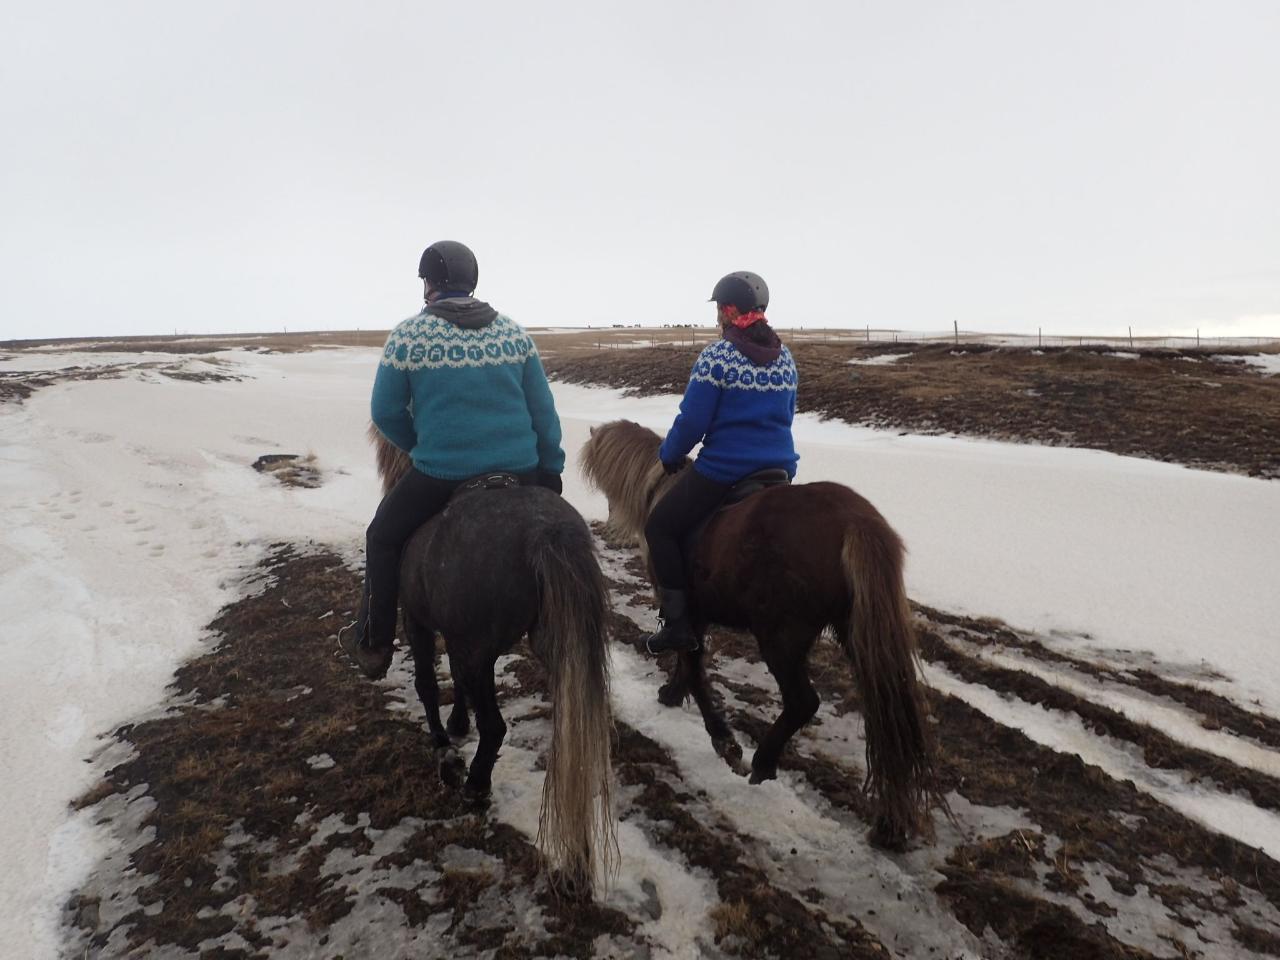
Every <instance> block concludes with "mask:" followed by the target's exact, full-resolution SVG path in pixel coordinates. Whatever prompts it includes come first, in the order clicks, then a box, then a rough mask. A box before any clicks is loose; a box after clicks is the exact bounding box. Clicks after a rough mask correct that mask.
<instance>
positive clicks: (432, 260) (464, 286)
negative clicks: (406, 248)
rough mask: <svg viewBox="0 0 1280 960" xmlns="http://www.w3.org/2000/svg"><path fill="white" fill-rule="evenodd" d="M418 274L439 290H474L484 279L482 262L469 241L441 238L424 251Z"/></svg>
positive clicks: (468, 291) (459, 291)
mask: <svg viewBox="0 0 1280 960" xmlns="http://www.w3.org/2000/svg"><path fill="white" fill-rule="evenodd" d="M418 276H419V277H421V278H422V279H423V280H425V281H427V283H429V284H431V286H432V287H433V288H434V289H436V290H448V291H456V292H458V293H471V292H472V291H473V290H475V288H476V284H478V283H479V282H480V265H479V264H478V263H476V255H475V254H474V253H472V252H471V249H470V248H469V247H468V246H467V245H466V244H463V243H459V242H458V241H457V240H437V241H436V242H435V243H433V244H432V245H431V246H429V247H427V249H425V250H423V251H422V259H421V260H419V261H418Z"/></svg>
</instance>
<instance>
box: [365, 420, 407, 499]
mask: <svg viewBox="0 0 1280 960" xmlns="http://www.w3.org/2000/svg"><path fill="white" fill-rule="evenodd" d="M365 435H366V436H368V438H369V442H370V443H372V444H373V447H374V455H375V457H376V459H377V462H378V478H379V479H380V480H381V481H382V495H383V496H384V497H385V496H386V495H387V494H388V493H390V492H391V488H392V487H394V486H395V485H396V484H397V483H399V482H400V478H401V477H403V476H404V475H405V474H406V473H408V472H409V470H410V469H411V468H412V467H413V461H412V460H410V459H409V455H408V454H407V453H405V452H404V451H403V450H401V449H400V448H399V447H397V446H396V445H395V444H394V443H392V442H391V441H390V440H388V439H387V438H386V437H384V436H383V435H382V431H381V430H379V429H378V427H377V425H376V424H373V423H370V424H369V429H368V430H367V431H365Z"/></svg>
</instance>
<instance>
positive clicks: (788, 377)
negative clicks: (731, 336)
mask: <svg viewBox="0 0 1280 960" xmlns="http://www.w3.org/2000/svg"><path fill="white" fill-rule="evenodd" d="M798 379H799V378H798V376H797V374H796V365H795V362H794V361H793V360H792V359H791V351H789V350H788V349H787V348H786V347H783V348H782V350H781V352H780V353H779V354H778V358H777V359H776V360H774V361H773V362H772V363H769V364H767V365H765V366H756V365H755V364H753V363H752V362H751V361H750V360H749V359H747V357H746V356H745V355H744V354H743V353H742V351H741V350H739V349H738V348H737V347H736V346H734V345H733V344H732V343H730V342H729V341H727V340H718V341H716V342H715V343H713V344H711V345H710V346H708V347H706V348H705V349H704V350H703V351H702V353H701V354H699V356H698V359H697V361H696V362H695V363H694V365H693V372H692V373H691V374H690V375H689V385H688V386H687V387H685V391H684V399H683V400H681V401H680V413H679V415H678V416H677V417H676V420H675V423H673V424H672V425H671V430H670V431H669V432H668V433H667V437H666V439H665V440H663V441H662V447H661V448H660V450H659V452H658V456H660V457H661V458H662V461H663V462H664V463H672V462H674V461H677V460H679V459H680V458H681V457H683V456H685V455H687V454H688V453H689V451H690V450H692V449H693V447H694V444H696V443H697V442H698V441H699V440H701V441H702V450H701V451H700V452H699V453H698V459H697V461H696V462H695V463H694V469H695V470H697V471H698V472H699V473H701V474H702V475H703V476H705V477H707V478H708V479H710V480H714V481H716V482H717V483H734V482H736V481H738V480H741V479H742V478H743V477H745V476H746V475H747V474H749V473H754V472H755V471H757V470H764V469H766V468H769V467H782V468H783V469H785V470H786V471H787V473H789V474H790V475H791V476H793V477H794V476H795V475H796V462H797V461H798V460H799V459H800V458H799V457H798V456H797V455H796V447H795V443H794V442H793V440H792V438H791V421H792V420H793V419H795V415H796V383H797V381H798Z"/></svg>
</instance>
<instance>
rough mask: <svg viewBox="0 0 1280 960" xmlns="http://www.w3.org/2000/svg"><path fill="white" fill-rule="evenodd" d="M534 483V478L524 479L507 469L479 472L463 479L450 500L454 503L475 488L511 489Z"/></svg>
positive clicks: (450, 496)
mask: <svg viewBox="0 0 1280 960" xmlns="http://www.w3.org/2000/svg"><path fill="white" fill-rule="evenodd" d="M529 483H532V480H531V479H530V480H523V479H522V478H521V477H520V476H519V475H517V474H514V473H508V472H507V471H505V470H491V471H490V472H488V473H481V474H477V475H476V476H474V477H469V478H468V479H466V480H463V481H462V482H461V483H460V484H458V486H457V487H456V488H455V489H454V491H453V493H451V494H450V495H449V502H450V503H452V502H453V501H454V500H456V499H457V498H458V497H460V496H462V495H463V494H467V493H471V492H473V491H475V490H509V489H511V488H512V487H519V486H524V485H526V484H529Z"/></svg>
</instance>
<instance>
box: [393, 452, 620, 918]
mask: <svg viewBox="0 0 1280 960" xmlns="http://www.w3.org/2000/svg"><path fill="white" fill-rule="evenodd" d="M369 436H370V439H371V440H372V441H373V443H374V444H375V446H376V448H377V461H378V473H379V475H380V476H381V478H382V488H383V492H384V493H385V492H387V491H389V490H390V489H391V488H392V487H393V486H395V484H396V482H397V481H398V480H399V479H400V478H401V477H402V476H403V475H404V473H405V471H407V470H409V469H411V464H410V461H409V458H408V457H407V456H406V455H405V454H404V453H403V452H402V451H400V450H399V449H398V448H396V447H395V446H394V445H393V444H392V443H390V442H389V441H388V440H386V438H384V437H383V436H382V435H381V434H380V433H379V432H378V431H377V430H376V429H375V428H373V427H370V429H369ZM607 611H608V590H607V587H606V585H605V581H604V576H603V574H602V573H601V572H600V565H599V563H598V562H597V560H596V555H595V545H594V543H593V542H592V539H591V531H590V529H588V527H587V524H586V521H584V520H583V519H582V516H581V515H580V514H579V513H578V512H577V511H576V510H574V509H573V507H572V506H570V505H569V504H568V503H567V502H566V501H564V500H563V499H561V498H560V497H559V496H557V495H556V494H554V493H552V492H551V491H550V490H545V489H543V488H541V487H516V488H513V489H509V490H476V491H468V492H463V493H460V494H455V496H454V498H453V500H452V501H450V503H449V505H448V506H447V507H446V508H445V509H444V511H442V512H441V513H440V514H438V515H437V516H436V517H434V518H432V519H431V520H430V521H428V522H427V523H425V524H424V525H423V526H422V527H421V528H420V529H419V530H418V531H417V532H416V533H415V534H414V535H413V537H412V538H411V539H410V540H409V542H408V543H407V544H406V545H405V548H404V551H403V553H402V554H401V559H400V613H401V617H402V622H403V624H404V632H405V635H406V636H407V638H408V640H409V644H410V647H411V649H412V651H413V659H414V686H415V688H416V690H417V692H418V697H419V698H420V699H421V700H422V705H423V707H424V708H425V709H426V714H427V726H428V729H429V731H430V734H431V737H432V743H433V745H434V747H435V750H436V752H437V757H438V759H439V761H440V770H441V776H442V779H444V780H445V781H446V782H447V783H450V784H451V785H455V786H456V785H457V783H458V782H459V781H460V780H461V769H462V760H461V758H460V757H459V756H458V754H457V752H456V751H455V750H454V749H453V747H452V741H451V740H450V736H449V735H450V734H454V735H455V736H462V735H464V734H465V733H466V732H467V730H468V727H469V725H470V720H469V716H468V707H469V708H470V709H471V710H473V711H474V712H475V718H476V729H477V731H478V732H479V734H480V743H479V746H478V747H477V748H476V754H475V757H474V758H473V759H472V762H471V768H470V770H469V771H468V772H467V776H466V783H465V784H464V785H463V789H464V794H465V795H466V796H467V797H468V798H469V799H470V800H472V801H474V802H478V803H479V802H484V801H485V800H486V798H487V797H488V795H489V790H490V783H491V776H492V772H493V767H494V763H495V761H496V760H497V758H498V748H499V747H500V746H501V744H502V740H503V738H504V736H505V735H506V729H507V727H506V724H505V723H504V722H503V720H502V714H501V713H500V712H499V709H498V698H497V690H496V687H495V684H494V663H495V661H496V660H497V658H498V657H499V656H501V655H502V654H504V653H507V652H508V651H509V650H511V648H512V647H514V646H515V644H516V643H517V642H518V641H519V640H520V639H521V637H523V636H526V635H527V636H528V638H529V646H530V647H531V649H532V651H533V653H534V655H535V656H537V658H538V659H539V660H541V661H542V663H543V665H544V666H545V667H546V672H547V681H548V684H549V686H550V688H551V691H550V692H551V701H552V716H551V744H550V747H549V749H548V751H547V772H546V778H545V780H544V781H543V790H542V812H541V815H540V817H539V822H538V845H539V847H540V848H541V850H542V852H543V855H544V860H543V862H544V864H546V865H547V866H549V867H551V868H552V871H551V880H552V883H553V885H555V886H556V887H557V888H558V889H559V890H561V891H563V892H566V893H568V894H571V895H573V896H578V897H589V896H590V894H591V889H592V886H593V884H594V881H595V877H596V868H597V866H598V865H602V866H603V867H604V872H605V874H606V876H607V874H608V873H609V872H610V871H611V869H612V868H613V867H614V866H615V865H616V863H617V856H618V848H617V834H616V824H615V818H614V814H613V808H612V803H611V800H610V786H611V776H612V771H611V767H610V762H609V752H610V735H611V733H612V728H613V722H612V719H611V716H610V708H609V675H608V658H607V653H606V642H607V638H608V629H607V622H608V621H607ZM437 632H438V633H441V634H443V635H444V638H445V649H446V650H447V652H448V654H449V669H450V673H451V674H452V675H453V694H454V701H453V711H452V713H451V714H450V716H449V725H448V730H447V731H446V729H445V727H443V726H442V725H441V723H440V706H439V692H438V689H437V686H436V672H435V671H436V633H437Z"/></svg>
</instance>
